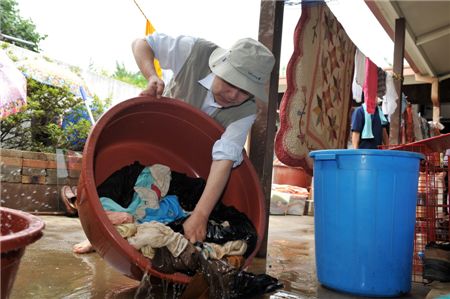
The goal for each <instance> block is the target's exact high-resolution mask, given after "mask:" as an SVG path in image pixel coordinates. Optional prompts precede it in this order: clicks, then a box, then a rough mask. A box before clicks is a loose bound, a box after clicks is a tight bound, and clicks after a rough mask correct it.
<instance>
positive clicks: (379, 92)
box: [377, 67, 386, 99]
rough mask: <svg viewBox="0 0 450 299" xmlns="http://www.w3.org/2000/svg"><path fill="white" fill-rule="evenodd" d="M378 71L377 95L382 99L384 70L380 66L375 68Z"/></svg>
mask: <svg viewBox="0 0 450 299" xmlns="http://www.w3.org/2000/svg"><path fill="white" fill-rule="evenodd" d="M377 71H378V85H377V86H378V87H377V96H378V97H379V98H380V99H382V98H383V96H384V95H385V94H386V72H385V71H384V70H383V69H382V68H380V67H379V68H377Z"/></svg>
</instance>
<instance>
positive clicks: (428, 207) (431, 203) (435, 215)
mask: <svg viewBox="0 0 450 299" xmlns="http://www.w3.org/2000/svg"><path fill="white" fill-rule="evenodd" d="M383 148H384V149H395V150H405V151H412V152H417V153H422V154H423V155H424V160H423V161H422V162H421V165H420V176H419V184H418V194H417V207H416V226H415V237H414V255H413V273H412V281H414V282H426V281H425V280H424V279H423V278H422V271H423V262H422V259H421V255H422V254H423V253H424V251H425V245H426V244H427V243H429V242H431V241H435V242H448V241H450V224H449V211H450V205H449V201H450V198H449V191H448V186H449V185H450V179H449V175H448V164H445V163H443V161H444V157H445V156H444V153H445V152H446V149H448V148H450V134H445V135H440V136H436V137H432V138H429V139H424V140H421V141H419V142H414V143H409V144H404V145H395V146H388V147H383ZM449 160H450V157H448V156H447V161H449Z"/></svg>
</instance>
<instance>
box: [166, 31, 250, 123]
mask: <svg viewBox="0 0 450 299" xmlns="http://www.w3.org/2000/svg"><path fill="white" fill-rule="evenodd" d="M216 48H217V45H215V44H213V43H211V42H209V41H206V40H204V39H198V40H197V41H196V42H195V44H194V46H193V48H192V51H191V54H190V55H189V57H188V58H187V60H186V62H185V63H184V65H183V66H182V67H181V70H180V72H179V73H178V74H177V75H176V76H175V78H172V80H171V81H170V82H169V84H168V85H167V86H166V88H165V90H164V96H166V97H170V98H177V99H180V100H182V101H184V102H186V103H189V104H191V105H192V106H194V107H197V108H198V109H201V108H202V105H203V102H204V100H205V97H206V94H207V91H208V90H207V89H206V88H205V87H203V86H202V85H201V84H200V83H199V82H198V81H199V80H201V79H203V78H205V77H206V76H207V75H208V74H209V73H211V69H210V68H209V65H208V61H209V56H210V55H211V53H212V52H213V51H214V49H216ZM252 114H256V103H255V101H254V100H253V99H252V100H248V101H245V102H244V103H242V104H241V105H239V106H234V107H229V108H220V109H217V110H216V111H215V112H214V113H213V114H212V115H211V117H212V118H214V119H215V120H216V121H217V122H218V123H219V124H221V125H222V126H224V127H227V126H228V125H229V124H231V123H232V122H234V121H236V120H239V119H241V118H244V117H246V116H249V115H252Z"/></svg>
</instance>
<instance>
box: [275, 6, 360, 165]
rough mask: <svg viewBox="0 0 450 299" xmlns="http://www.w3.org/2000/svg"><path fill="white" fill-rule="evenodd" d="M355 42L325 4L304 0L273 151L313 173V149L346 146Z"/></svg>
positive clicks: (288, 161) (287, 161)
mask: <svg viewBox="0 0 450 299" xmlns="http://www.w3.org/2000/svg"><path fill="white" fill-rule="evenodd" d="M355 51H356V47H355V45H354V44H353V42H352V41H351V40H350V38H349V37H348V36H347V33H346V32H345V31H344V28H343V27H342V25H341V24H340V23H339V22H338V20H337V19H336V17H335V16H334V15H333V13H332V12H331V10H330V9H329V8H328V6H326V5H325V4H307V3H306V4H302V15H301V17H300V20H299V23H298V24H297V27H296V29H295V33H294V52H293V55H292V57H291V59H290V61H289V63H288V66H287V74H286V77H287V78H286V79H287V90H286V92H285V94H284V96H283V99H282V102H281V106H280V128H279V130H278V132H277V135H276V139H275V153H276V155H277V157H278V159H279V160H280V161H281V162H283V163H284V164H286V165H289V166H296V167H303V168H304V169H305V170H306V171H307V172H309V173H312V164H313V161H312V159H311V158H309V152H310V151H312V150H319V149H337V148H346V145H347V140H348V134H349V131H350V117H351V115H350V108H351V85H352V79H353V68H354V56H355Z"/></svg>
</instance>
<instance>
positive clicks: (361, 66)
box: [352, 49, 366, 103]
mask: <svg viewBox="0 0 450 299" xmlns="http://www.w3.org/2000/svg"><path fill="white" fill-rule="evenodd" d="M365 67H366V56H365V55H364V54H363V53H362V52H361V51H360V50H359V49H356V53H355V70H354V74H353V82H352V94H353V99H354V100H355V101H356V102H357V103H361V101H362V92H363V90H362V87H363V85H364V77H365Z"/></svg>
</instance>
